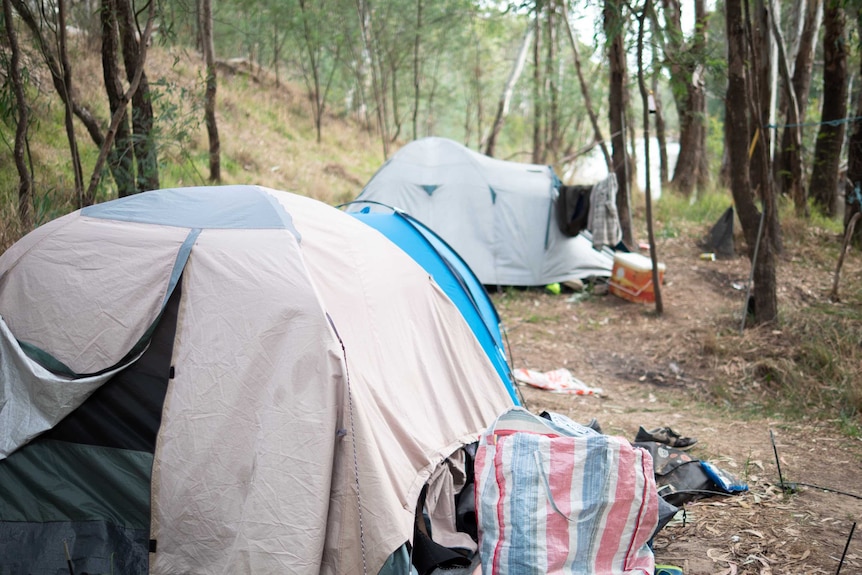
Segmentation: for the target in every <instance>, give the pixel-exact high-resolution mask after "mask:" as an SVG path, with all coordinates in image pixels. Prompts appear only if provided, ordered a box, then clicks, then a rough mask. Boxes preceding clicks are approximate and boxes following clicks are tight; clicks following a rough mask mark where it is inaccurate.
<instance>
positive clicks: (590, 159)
mask: <svg viewBox="0 0 862 575" xmlns="http://www.w3.org/2000/svg"><path fill="white" fill-rule="evenodd" d="M635 145H636V146H637V150H636V151H637V160H638V161H637V166H638V173H637V185H638V186H639V187H640V189H641V191H643V190H645V189H646V158H645V154H644V151H645V150H644V140H643V138H639V139H637V140H635ZM610 151H611V150H610V147H608V152H610ZM649 155H650V158H649V159H650V191H651V192H652V197H653V198H660V197H661V179H660V177H659V155H658V140H657V139H656V138H650V150H649ZM678 156H679V143H678V142H668V143H667V160H668V164H669V166H668V177H669V178H672V177H673V169H674V167H675V166H676V159H677V157H678ZM607 175H608V169H607V166H606V165H605V159H604V157H602V150H601V149H600V148H599V147H598V146H596V147H595V148H593V149H592V150H590V152H589V153H588V154H585V155H583V156H581V157H580V158H578V159H577V160H576V161H575V162H574V163H573V164H572V165H571V166H567V167H566V170H565V172H564V173H563V181H564V182H566V183H567V184H580V185H589V184H594V183H596V182H598V181H600V180H603V179H604V178H605V177H607Z"/></svg>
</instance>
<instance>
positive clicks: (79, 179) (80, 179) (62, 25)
mask: <svg viewBox="0 0 862 575" xmlns="http://www.w3.org/2000/svg"><path fill="white" fill-rule="evenodd" d="M57 7H58V10H57V28H58V31H57V45H58V50H59V53H60V69H61V72H62V75H63V76H62V77H63V93H64V94H66V98H65V99H64V101H65V102H66V114H65V120H66V122H65V124H66V136H67V138H68V139H69V153H70V155H71V159H72V171H73V173H74V174H75V197H76V198H78V203H79V205H81V206H83V205H89V204H90V203H92V202H89V203H87V199H86V198H85V197H84V175H83V171H82V169H81V156H80V154H79V153H78V140H77V139H76V137H75V126H74V124H73V122H72V108H71V106H70V105H69V102H71V100H72V96H71V94H72V65H71V64H70V63H69V55H68V53H67V52H66V0H59V1H58V2H57Z"/></svg>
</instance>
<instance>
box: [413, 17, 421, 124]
mask: <svg viewBox="0 0 862 575" xmlns="http://www.w3.org/2000/svg"><path fill="white" fill-rule="evenodd" d="M421 40H422V0H416V32H415V34H414V36H413V139H414V140H415V139H416V138H417V136H418V134H419V127H418V126H419V101H420V98H419V96H420V92H419V86H420V82H419V80H420V78H421V77H422V68H421V64H422V60H421V58H420V56H419V48H420V44H421Z"/></svg>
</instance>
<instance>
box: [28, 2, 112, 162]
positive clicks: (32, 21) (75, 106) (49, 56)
mask: <svg viewBox="0 0 862 575" xmlns="http://www.w3.org/2000/svg"><path fill="white" fill-rule="evenodd" d="M11 1H12V6H13V7H14V8H15V11H16V12H17V13H18V15H19V16H20V17H21V20H23V21H24V24H26V25H27V28H28V29H29V30H30V33H31V34H32V35H33V37H34V38H35V39H36V44H37V46H38V48H39V52H40V53H41V54H42V57H43V59H44V60H45V64H46V65H47V66H48V70H49V71H50V72H51V82H52V84H53V85H54V90H56V92H57V94H58V95H59V96H60V99H61V100H62V102H63V106H70V107H71V109H72V113H73V114H74V115H75V117H76V118H78V119H79V120H80V121H81V123H82V124H84V127H85V128H86V129H87V133H88V134H90V139H91V140H92V141H93V143H94V144H96V146H98V147H101V146H102V142H104V141H105V136H104V134H103V133H102V128H101V126H100V125H99V121H98V120H97V119H96V117H95V116H93V114H92V112H90V110H89V109H88V108H87V107H86V106H83V105H81V104H80V103H79V102H77V101H76V100H75V98H74V97H73V96H72V95H71V94H68V95H67V93H66V89H65V87H64V85H63V71H62V70H61V65H60V62H59V61H58V58H57V56H56V55H55V54H54V52H53V49H52V48H51V46H50V44H49V43H48V41H47V40H46V39H45V37H44V35H43V34H42V28H41V27H40V25H39V23H38V22H37V21H36V18H35V16H34V15H33V12H32V11H31V10H30V6H29V4H27V3H26V2H24V0H11Z"/></svg>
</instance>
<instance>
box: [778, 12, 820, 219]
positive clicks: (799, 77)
mask: <svg viewBox="0 0 862 575" xmlns="http://www.w3.org/2000/svg"><path fill="white" fill-rule="evenodd" d="M822 18H823V3H822V0H808V2H807V3H806V9H805V14H804V17H803V19H804V22H803V27H802V33H801V34H800V36H799V39H798V48H797V49H796V59H795V63H794V66H793V92H794V93H795V94H796V98H797V106H798V108H799V120H800V122H802V123H804V122H805V120H806V115H807V111H808V91H809V88H810V87H811V72H812V68H813V64H814V54H815V50H816V48H817V35H818V33H819V30H820V22H821V20H822ZM804 131H805V130H804V127H802V126H800V133H799V138H800V140H801V139H802V137H803V135H804ZM793 132H794V129H793V128H791V127H785V128H784V130H783V132H782V135H781V146H780V147H779V153H778V155H777V156H776V174H777V176H778V177H777V178H776V180H777V182H778V187H779V190H780V191H781V192H785V193H786V192H787V191H788V190H793V189H796V190H797V191H798V195H796V196H793V203H794V205H795V206H796V213H797V214H798V215H800V216H805V217H808V187H807V186H806V185H805V183H804V182H797V181H795V178H794V176H793V173H794V171H793V165H794V164H802V165H804V164H805V160H804V158H803V156H802V152H803V149H802V148H799V147H796V146H795V145H794V144H793V141H794V139H795V135H794V133H793Z"/></svg>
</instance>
